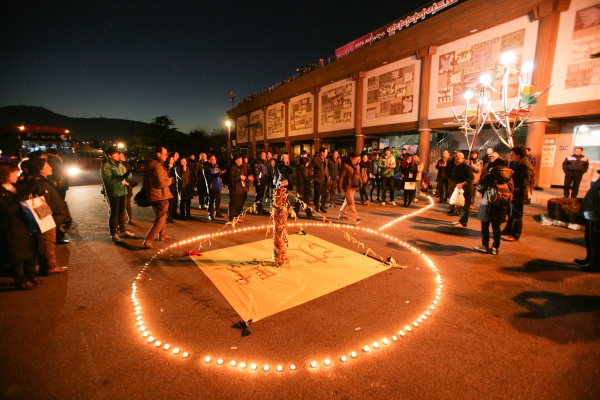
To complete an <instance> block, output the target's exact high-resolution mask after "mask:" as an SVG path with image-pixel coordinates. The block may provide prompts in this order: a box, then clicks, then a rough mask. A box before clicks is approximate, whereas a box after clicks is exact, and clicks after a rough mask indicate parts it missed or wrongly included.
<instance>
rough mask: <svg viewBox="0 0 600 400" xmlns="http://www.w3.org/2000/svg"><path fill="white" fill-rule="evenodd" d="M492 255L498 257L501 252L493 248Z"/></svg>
mask: <svg viewBox="0 0 600 400" xmlns="http://www.w3.org/2000/svg"><path fill="white" fill-rule="evenodd" d="M490 253H492V254H493V255H495V256H497V255H498V253H499V251H498V249H497V248H495V247H492V248H491V249H490Z"/></svg>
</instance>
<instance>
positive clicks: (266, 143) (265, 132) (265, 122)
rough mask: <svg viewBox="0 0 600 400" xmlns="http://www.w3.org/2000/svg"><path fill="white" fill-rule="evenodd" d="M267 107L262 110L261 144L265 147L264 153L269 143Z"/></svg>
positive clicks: (267, 149)
mask: <svg viewBox="0 0 600 400" xmlns="http://www.w3.org/2000/svg"><path fill="white" fill-rule="evenodd" d="M267 108H268V107H267V106H265V107H263V108H262V112H263V142H264V145H265V152H267V151H269V142H267Z"/></svg>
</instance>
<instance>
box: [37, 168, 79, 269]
mask: <svg viewBox="0 0 600 400" xmlns="http://www.w3.org/2000/svg"><path fill="white" fill-rule="evenodd" d="M51 175H52V167H51V166H50V164H48V162H47V161H46V160H44V159H43V158H37V159H33V160H31V161H30V163H29V177H28V178H27V185H28V187H29V189H28V190H29V191H30V192H31V193H32V194H33V195H35V196H44V199H45V200H46V203H48V206H49V207H50V209H51V210H52V218H53V219H54V222H55V224H56V226H57V227H59V228H60V226H61V225H64V224H67V223H69V222H71V215H70V214H69V209H68V208H67V203H65V201H64V200H63V198H62V196H61V195H60V194H59V193H58V191H57V190H56V187H55V186H54V184H53V183H51V182H50V181H49V180H48V177H49V176H51ZM56 229H57V228H56V227H55V228H52V229H50V230H47V231H46V232H44V233H42V238H43V240H44V245H45V250H44V256H43V257H40V260H39V261H40V275H46V274H57V273H61V272H65V271H66V270H67V267H60V266H58V261H57V259H56Z"/></svg>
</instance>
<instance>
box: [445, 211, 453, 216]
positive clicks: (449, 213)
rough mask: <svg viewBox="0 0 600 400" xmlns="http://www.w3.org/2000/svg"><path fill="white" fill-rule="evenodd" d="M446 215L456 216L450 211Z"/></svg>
mask: <svg viewBox="0 0 600 400" xmlns="http://www.w3.org/2000/svg"><path fill="white" fill-rule="evenodd" d="M446 215H454V211H448V212H447V213H446Z"/></svg>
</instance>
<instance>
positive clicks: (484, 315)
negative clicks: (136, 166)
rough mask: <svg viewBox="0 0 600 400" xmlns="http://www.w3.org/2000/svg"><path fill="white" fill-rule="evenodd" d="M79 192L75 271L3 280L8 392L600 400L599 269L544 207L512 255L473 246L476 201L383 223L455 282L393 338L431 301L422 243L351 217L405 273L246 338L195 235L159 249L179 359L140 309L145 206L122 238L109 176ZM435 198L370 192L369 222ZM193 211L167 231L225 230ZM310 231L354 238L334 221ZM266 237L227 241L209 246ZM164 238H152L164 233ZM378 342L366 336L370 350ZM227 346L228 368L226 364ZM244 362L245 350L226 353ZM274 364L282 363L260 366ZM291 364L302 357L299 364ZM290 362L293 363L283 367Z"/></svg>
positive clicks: (0, 384)
mask: <svg viewBox="0 0 600 400" xmlns="http://www.w3.org/2000/svg"><path fill="white" fill-rule="evenodd" d="M549 193H552V192H548V191H544V196H548V195H549ZM538 197H539V196H538ZM67 200H68V202H69V205H70V207H71V210H72V214H73V216H74V218H75V221H76V224H74V227H73V229H72V232H71V237H72V239H73V241H72V243H71V244H69V245H67V246H61V247H60V248H59V260H60V261H62V262H63V263H64V264H68V265H69V267H70V270H69V272H68V273H66V274H63V275H61V276H52V277H49V278H47V279H46V284H45V285H44V286H42V287H41V288H39V289H37V290H34V291H31V292H17V291H14V290H13V287H12V286H11V285H10V284H9V282H10V279H9V278H6V277H4V278H0V360H1V362H0V393H1V395H2V396H4V397H8V398H28V399H29V398H36V399H37V398H40V399H42V398H44V399H45V398H50V399H52V398H61V399H62V398H64V399H80V398H119V399H121V398H336V399H337V398H339V399H347V398H348V399H364V398H374V399H397V398H427V399H430V398H444V399H454V398H492V399H493V398H522V399H545V398H556V399H592V398H599V397H600V381H599V379H598V376H599V373H600V284H599V283H600V274H589V273H582V272H579V271H578V270H577V268H576V267H575V265H574V264H573V263H572V260H573V258H575V257H582V256H583V255H584V254H583V252H584V247H583V233H582V232H577V231H571V230H567V229H564V228H559V227H549V226H542V225H541V224H539V223H538V222H536V216H538V215H539V214H541V213H542V212H543V211H544V205H543V204H534V205H531V206H528V207H526V209H525V211H526V216H525V230H524V232H525V233H524V235H523V237H522V239H521V241H519V242H516V243H502V246H501V248H500V252H501V255H500V256H499V257H494V256H491V255H485V254H480V253H476V252H474V251H473V250H472V247H473V246H474V245H477V244H479V243H480V239H479V238H480V236H479V221H477V220H476V219H475V218H474V215H475V214H471V215H472V217H473V218H472V219H471V220H470V221H469V226H468V228H467V229H458V228H454V227H452V226H451V225H450V222H452V221H454V219H455V217H448V216H446V215H445V213H444V212H445V211H446V209H445V207H443V206H441V205H437V204H436V205H434V206H433V207H431V208H430V209H428V210H425V211H424V212H422V213H419V214H418V215H416V216H413V217H411V218H408V219H404V220H402V221H400V222H398V223H397V224H394V225H393V226H391V227H390V228H388V229H386V230H385V233H387V234H389V235H390V236H392V237H397V238H398V239H400V240H402V241H406V242H407V243H408V244H410V245H411V246H414V247H416V248H418V249H419V250H420V251H422V252H423V253H425V254H426V255H427V256H429V257H430V258H431V260H432V261H433V262H434V263H435V266H436V267H437V268H438V269H439V273H440V274H441V276H442V278H443V289H442V294H441V298H440V299H439V301H438V304H437V305H436V307H435V310H433V311H431V316H430V317H429V318H428V319H427V320H426V321H424V322H422V323H421V324H420V326H419V327H415V328H413V332H409V333H408V334H407V336H406V337H404V338H403V337H399V339H400V340H398V341H396V342H394V341H392V336H393V335H398V331H399V330H400V329H403V327H404V326H405V324H407V323H410V322H412V321H414V320H415V319H416V318H417V317H419V316H420V315H421V314H422V313H423V312H424V311H425V309H426V308H427V307H428V306H429V305H430V304H431V301H432V300H433V299H434V296H435V295H436V288H437V282H436V280H435V274H434V273H433V271H432V270H431V269H430V268H429V267H428V266H427V265H426V263H425V262H424V260H423V258H422V257H420V256H418V255H416V254H415V253H413V252H411V251H408V250H407V249H406V248H405V247H403V246H399V245H398V243H397V242H395V241H394V240H393V239H390V238H386V237H381V236H379V237H376V236H374V235H371V234H368V233H366V232H364V231H362V230H348V231H349V233H350V235H351V236H353V237H354V238H356V239H357V240H360V241H361V242H363V243H365V245H366V246H367V247H370V248H372V249H374V250H375V251H377V252H378V253H379V254H382V255H386V256H387V255H390V256H394V257H395V258H396V259H398V260H399V262H400V263H401V264H406V265H407V266H408V268H407V269H404V270H400V269H392V270H389V271H386V272H383V273H381V274H378V275H376V276H374V277H372V278H369V279H366V280H364V281H361V282H359V283H357V284H354V285H351V286H349V287H346V288H344V289H342V290H339V291H336V292H334V293H331V294H329V295H327V296H324V297H322V298H319V299H317V300H314V301H312V302H310V303H306V304H304V305H301V306H299V307H296V308H294V309H291V310H288V311H286V312H283V313H280V314H277V315H274V316H272V317H269V318H266V319H264V320H262V321H258V322H257V323H255V324H254V325H252V329H251V330H252V335H250V336H249V337H246V338H242V337H241V335H240V332H239V331H238V330H235V329H232V328H231V325H232V324H233V323H235V322H236V321H237V320H239V319H240V317H239V316H238V315H236V314H235V312H233V310H232V309H231V307H229V305H228V303H227V302H226V301H225V300H224V299H223V298H222V296H221V295H220V294H219V293H218V292H217V291H216V290H215V288H214V286H213V285H212V284H211V283H210V281H209V280H208V279H207V278H206V277H205V276H204V275H203V273H202V272H201V271H200V270H199V269H198V268H197V267H196V266H195V265H194V264H192V263H191V262H190V261H189V259H186V258H185V257H182V256H181V252H182V251H183V250H191V249H193V246H192V245H189V246H183V247H181V248H178V249H176V250H173V251H170V252H164V253H162V254H161V255H160V256H159V257H158V259H157V260H155V261H153V262H152V263H150V266H149V267H148V268H147V269H146V270H145V272H144V273H143V274H142V279H141V280H140V281H137V282H138V285H137V287H138V291H137V292H136V294H137V298H138V299H139V301H140V305H141V306H142V311H143V312H142V315H143V319H144V323H145V324H146V325H147V327H148V330H149V331H151V333H152V334H153V335H156V337H157V338H159V339H163V340H164V341H165V342H169V343H170V344H171V345H172V346H173V347H174V346H178V347H181V349H182V351H188V352H189V353H190V357H188V358H186V359H184V358H182V357H181V353H180V354H179V355H177V356H175V355H173V353H172V351H171V350H172V348H171V349H169V350H168V351H166V350H162V349H160V348H156V347H154V346H153V345H151V344H148V343H147V340H146V339H145V338H143V337H142V336H141V334H140V332H139V329H138V327H137V325H136V324H135V319H134V315H133V313H134V310H133V306H132V304H131V298H130V296H131V284H132V282H133V281H134V280H135V278H136V276H138V274H139V273H140V271H141V270H142V268H143V267H144V265H145V264H146V263H147V262H148V260H149V258H150V257H152V256H153V252H151V251H148V250H140V249H139V245H140V244H141V240H142V237H143V235H144V234H145V232H146V231H147V229H148V228H149V226H150V224H151V221H152V215H151V210H148V209H140V208H137V207H135V208H134V212H135V214H136V220H137V221H138V222H139V225H138V226H137V227H134V228H133V231H134V232H135V233H136V234H137V238H136V239H134V240H129V241H127V243H128V244H124V245H115V244H114V243H112V242H111V241H110V238H109V235H108V231H107V227H106V225H107V223H106V215H107V207H106V203H104V202H102V197H101V195H100V187H99V186H97V185H91V186H79V187H73V188H72V189H71V190H70V191H69V193H68V197H67ZM226 204H227V196H224V200H223V205H226ZM426 205H427V203H426V202H425V201H421V202H419V203H418V204H417V205H415V206H413V207H412V208H410V209H405V208H403V207H392V206H385V207H384V206H380V205H369V206H368V207H365V206H359V212H360V214H361V217H362V218H363V224H361V227H364V228H370V229H374V230H377V229H378V228H379V227H381V226H383V225H384V224H385V223H387V222H389V221H391V220H393V219H394V218H397V217H399V216H401V215H404V214H407V213H410V212H414V211H416V210H417V209H419V208H423V207H425V206H426ZM336 213H337V212H336ZM193 214H194V215H195V216H196V217H197V220H196V221H189V222H181V221H178V222H176V223H175V224H174V225H170V226H169V234H170V235H173V236H174V237H175V238H176V239H187V238H190V237H194V236H198V235H201V234H205V233H211V232H215V231H217V230H219V229H221V227H222V225H220V224H217V223H211V222H207V221H206V220H205V215H206V212H205V211H200V210H194V211H193ZM331 214H332V213H331V212H330V213H329V215H331ZM265 222H266V218H265V217H256V216H251V217H248V218H247V219H246V223H245V224H244V225H243V226H253V225H258V224H263V223H265ZM341 228H344V227H343V226H342V227H341ZM306 229H307V230H309V231H310V233H311V234H315V235H319V236H321V237H323V238H326V239H328V240H330V241H332V242H334V243H337V244H342V245H346V246H350V244H348V242H347V241H346V240H345V238H344V237H343V234H342V233H341V232H340V231H338V230H331V229H329V228H317V227H307V228H306ZM264 234H265V233H264V231H261V232H260V233H258V232H256V233H254V231H253V232H251V233H246V234H243V235H233V236H226V237H220V238H219V239H218V240H216V241H214V242H213V243H212V248H219V247H221V246H227V245H229V244H233V243H243V242H244V241H249V240H258V239H260V238H262V237H264ZM168 244H169V243H168V242H167V243H166V244H163V243H158V242H157V243H156V247H157V249H160V248H163V247H164V246H165V245H168ZM357 328H360V329H357ZM398 336H399V335H398ZM383 337H386V338H387V339H388V340H390V342H391V344H389V345H387V346H386V345H383V344H381V348H380V349H373V348H372V343H373V342H374V341H378V342H379V343H381V339H382V338H383ZM367 344H369V345H371V350H370V351H369V353H364V352H363V351H361V348H362V347H363V346H364V345H367ZM161 348H162V345H161ZM351 351H356V352H357V353H358V358H357V359H350V361H348V362H346V363H342V362H341V361H339V357H340V356H341V355H347V356H348V358H350V357H349V354H350V352H351ZM206 355H209V356H211V357H212V360H211V362H210V363H209V364H206V363H205V362H204V361H203V358H204V357H205V356H206ZM218 357H222V358H223V359H224V360H225V364H226V365H221V366H218V365H216V362H215V359H216V358H218ZM326 357H330V358H331V360H332V362H333V364H332V365H331V366H329V367H327V366H325V365H324V364H323V362H324V359H325V358H326ZM231 360H236V361H237V362H238V364H237V365H236V366H235V367H231V366H229V365H228V364H229V362H230V361H231ZM312 360H316V361H318V367H317V368H314V369H313V368H310V367H309V363H310V362H311V361H312ZM242 361H243V362H246V363H247V364H250V363H251V362H256V363H257V364H258V366H259V370H257V371H250V370H249V368H248V366H247V367H246V368H244V369H241V368H240V367H239V362H242ZM267 363H268V364H269V365H270V367H271V370H270V371H269V372H264V371H262V369H261V368H263V366H264V365H265V364H267ZM291 363H294V364H296V365H297V367H298V368H297V370H296V371H290V370H289V365H290V364H291ZM278 364H282V365H283V366H284V367H285V370H284V371H283V372H277V371H275V370H274V368H275V367H276V366H277V365H278Z"/></svg>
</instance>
